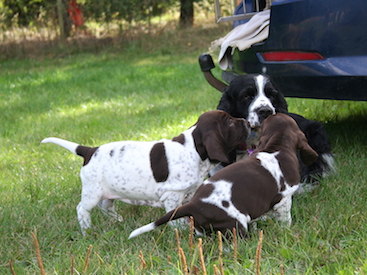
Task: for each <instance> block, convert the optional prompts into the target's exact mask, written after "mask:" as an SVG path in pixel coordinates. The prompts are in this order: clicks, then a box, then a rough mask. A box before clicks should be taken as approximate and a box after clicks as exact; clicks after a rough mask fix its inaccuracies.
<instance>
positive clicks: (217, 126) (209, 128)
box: [42, 111, 250, 234]
mask: <svg viewBox="0 0 367 275" xmlns="http://www.w3.org/2000/svg"><path fill="white" fill-rule="evenodd" d="M249 131H250V129H249V126H248V122H247V121H245V120H244V119H242V118H240V119H236V118H233V117H231V116H230V115H228V114H227V113H225V112H223V111H210V112H206V113H204V114H203V115H201V116H200V117H199V119H198V121H197V123H196V124H195V125H194V126H192V127H191V128H189V129H188V130H186V131H184V132H183V133H182V134H181V135H179V136H178V137H175V138H173V139H172V140H160V141H152V142H139V141H119V142H113V143H108V144H104V145H102V146H100V147H96V148H90V147H86V146H81V145H79V144H76V143H73V142H70V141H66V140H62V139H59V138H53V137H51V138H46V139H44V140H43V141H42V143H55V144H57V145H60V146H62V147H64V148H66V149H68V150H69V151H71V152H72V153H74V154H76V155H79V156H81V157H83V158H84V164H83V167H82V169H81V171H80V177H81V181H82V185H83V186H82V196H81V202H80V203H79V205H78V207H77V214H78V220H79V223H80V227H81V230H82V233H83V234H85V230H86V229H88V228H90V227H91V218H90V211H91V210H92V208H94V207H95V206H96V205H99V207H100V208H101V209H102V211H103V213H105V214H107V215H110V216H112V217H113V218H115V219H117V220H119V221H121V220H122V217H121V216H120V215H118V214H117V213H116V211H115V209H114V205H113V201H114V200H115V199H118V200H121V201H124V202H127V203H131V204H137V205H150V206H155V207H165V209H166V211H170V210H172V209H175V208H176V207H177V206H179V205H181V204H182V202H183V201H184V200H185V196H188V197H187V200H188V199H189V198H190V197H191V196H192V194H193V193H194V192H195V191H196V189H197V188H198V186H199V185H200V184H201V183H202V181H203V180H204V177H205V176H206V175H207V173H208V171H209V170H210V169H212V168H213V167H214V166H215V165H217V164H218V163H219V162H226V163H228V162H229V153H230V151H233V150H234V149H235V148H236V147H237V146H238V145H239V144H241V143H242V142H244V141H245V140H246V138H247V136H248V134H249Z"/></svg>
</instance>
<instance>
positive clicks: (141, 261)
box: [139, 250, 147, 270]
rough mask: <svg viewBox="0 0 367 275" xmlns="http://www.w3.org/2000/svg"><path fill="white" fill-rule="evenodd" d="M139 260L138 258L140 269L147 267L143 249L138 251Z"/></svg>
mask: <svg viewBox="0 0 367 275" xmlns="http://www.w3.org/2000/svg"><path fill="white" fill-rule="evenodd" d="M139 260H140V270H142V269H145V268H146V267H147V262H146V261H145V260H144V256H143V251H141V250H140V252H139Z"/></svg>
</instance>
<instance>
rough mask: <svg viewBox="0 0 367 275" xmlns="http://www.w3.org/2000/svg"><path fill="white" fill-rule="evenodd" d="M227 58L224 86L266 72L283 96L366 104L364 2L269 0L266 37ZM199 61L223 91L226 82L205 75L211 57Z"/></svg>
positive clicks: (366, 21) (366, 22)
mask: <svg viewBox="0 0 367 275" xmlns="http://www.w3.org/2000/svg"><path fill="white" fill-rule="evenodd" d="M246 1H247V0H246ZM251 1H252V0H251ZM260 2H261V1H260ZM247 12H248V10H247ZM232 58H233V60H232V61H233V68H231V69H227V70H225V71H223V75H222V78H223V80H224V81H225V82H227V83H229V82H230V81H231V79H233V77H235V76H236V75H238V74H245V73H266V74H268V75H270V76H271V77H272V78H273V80H274V81H275V82H276V84H277V85H278V87H279V89H280V90H281V91H282V93H283V94H284V95H285V96H289V97H304V98H320V99H340V100H367V1H366V0H354V1H346V0H274V1H273V3H272V5H271V12H270V24H269V36H268V38H267V39H266V40H264V41H263V42H260V43H257V44H254V45H252V46H251V47H250V48H249V49H247V50H244V51H239V50H238V49H235V51H234V52H233V54H232ZM199 60H200V65H201V68H202V70H203V71H204V73H205V74H206V78H207V79H208V81H209V82H211V84H212V85H213V86H214V87H216V88H217V89H218V90H222V89H223V88H224V87H225V84H224V83H222V81H219V80H217V79H213V77H212V75H211V74H210V70H211V69H212V68H213V67H214V64H213V63H212V59H211V57H210V56H209V55H202V56H201V57H200V59H199Z"/></svg>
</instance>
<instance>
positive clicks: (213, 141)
mask: <svg viewBox="0 0 367 275" xmlns="http://www.w3.org/2000/svg"><path fill="white" fill-rule="evenodd" d="M193 135H194V141H195V148H196V150H197V152H198V153H199V155H200V157H201V159H202V160H205V159H207V158H209V159H210V160H211V161H218V162H224V163H227V164H228V163H229V162H230V158H229V154H228V153H226V150H225V149H224V148H223V146H222V145H221V144H222V142H220V137H219V136H218V133H215V132H214V131H209V132H206V133H205V134H204V133H202V132H201V131H199V130H198V128H196V129H195V130H194V132H193Z"/></svg>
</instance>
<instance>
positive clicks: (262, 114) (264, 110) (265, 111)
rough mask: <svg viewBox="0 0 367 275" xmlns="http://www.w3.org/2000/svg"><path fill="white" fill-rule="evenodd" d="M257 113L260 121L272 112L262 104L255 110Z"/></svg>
mask: <svg viewBox="0 0 367 275" xmlns="http://www.w3.org/2000/svg"><path fill="white" fill-rule="evenodd" d="M256 113H257V115H258V116H259V120H260V123H261V122H263V121H264V119H265V118H267V117H268V116H270V115H272V114H273V113H274V112H273V110H272V109H271V108H270V107H268V106H262V107H260V108H259V109H258V110H257V112H256Z"/></svg>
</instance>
